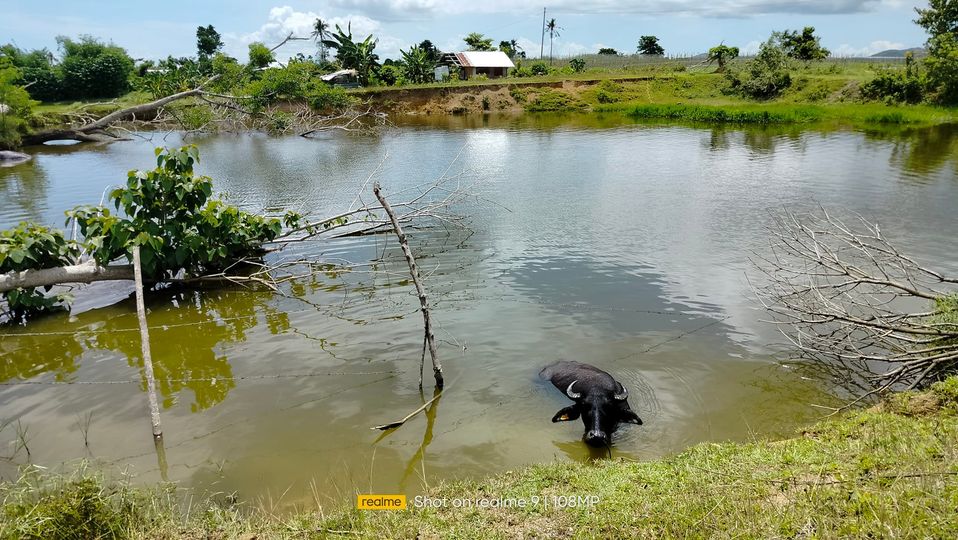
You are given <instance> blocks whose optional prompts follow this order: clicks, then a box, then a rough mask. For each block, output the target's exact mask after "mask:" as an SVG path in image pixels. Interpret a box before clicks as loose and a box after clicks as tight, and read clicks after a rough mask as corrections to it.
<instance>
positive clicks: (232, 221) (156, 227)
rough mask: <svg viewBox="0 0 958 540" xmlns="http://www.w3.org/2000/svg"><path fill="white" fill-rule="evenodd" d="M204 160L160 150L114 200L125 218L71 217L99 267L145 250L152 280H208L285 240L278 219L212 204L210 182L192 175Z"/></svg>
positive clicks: (89, 209)
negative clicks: (151, 165)
mask: <svg viewBox="0 0 958 540" xmlns="http://www.w3.org/2000/svg"><path fill="white" fill-rule="evenodd" d="M198 160H199V151H198V150H197V149H196V147H195V146H185V147H183V148H180V149H178V150H169V149H162V148H157V149H156V165H157V166H156V168H155V169H153V170H152V171H130V173H129V175H128V176H127V183H126V186H125V187H121V188H118V189H116V190H113V191H112V192H111V193H110V199H111V200H112V201H113V204H114V206H115V208H116V209H117V210H120V209H122V210H123V213H124V214H125V216H126V217H119V216H117V215H114V214H113V213H112V212H110V210H109V209H108V208H106V207H103V206H81V207H78V208H75V209H74V210H72V211H70V212H68V213H67V215H68V216H69V217H72V218H75V219H76V220H77V224H78V225H79V227H80V232H81V233H82V234H83V236H84V239H85V240H84V244H85V245H86V246H87V248H88V249H89V251H90V252H91V254H92V255H93V258H94V259H95V260H96V261H97V262H98V263H99V264H101V265H106V264H108V263H109V262H110V261H113V260H115V259H117V258H120V257H126V258H128V259H130V258H132V255H131V253H132V248H133V246H140V251H141V260H142V264H143V273H144V275H146V276H148V277H151V278H154V279H158V278H170V277H173V276H174V275H176V274H177V273H178V272H179V271H181V270H184V271H186V273H188V274H191V275H202V274H203V273H208V272H214V271H218V270H222V269H223V268H225V267H226V266H228V265H230V264H233V263H235V262H236V261H237V260H239V259H241V258H243V257H246V256H251V255H256V254H257V253H258V250H259V247H260V245H261V244H262V243H263V242H267V241H269V240H272V239H273V238H275V237H276V236H277V235H278V234H279V233H280V231H281V229H282V223H281V222H280V220H278V219H267V218H264V217H261V216H258V215H255V214H250V213H248V212H244V211H242V210H239V209H238V208H236V207H234V206H230V205H227V204H226V203H224V202H222V201H220V200H218V199H211V198H210V195H211V194H212V192H213V182H212V180H211V179H210V178H209V177H206V176H194V174H193V164H194V163H196V162H197V161H198ZM289 219H290V220H294V221H295V220H296V219H298V217H296V216H293V215H291V216H290V217H289Z"/></svg>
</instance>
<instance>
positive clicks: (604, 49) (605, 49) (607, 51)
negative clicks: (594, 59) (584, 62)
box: [596, 47, 619, 56]
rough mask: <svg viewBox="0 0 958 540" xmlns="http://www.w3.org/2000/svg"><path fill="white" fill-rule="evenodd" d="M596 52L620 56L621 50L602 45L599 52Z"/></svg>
mask: <svg viewBox="0 0 958 540" xmlns="http://www.w3.org/2000/svg"><path fill="white" fill-rule="evenodd" d="M596 54H607V55H609V56H618V55H619V51H617V50H615V49H613V48H612V47H602V48H600V49H599V52H598V53H596Z"/></svg>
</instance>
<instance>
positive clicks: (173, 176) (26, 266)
mask: <svg viewBox="0 0 958 540" xmlns="http://www.w3.org/2000/svg"><path fill="white" fill-rule="evenodd" d="M198 160H199V153H198V150H197V149H196V147H195V146H188V147H183V148H180V149H176V150H169V149H157V167H156V168H155V169H153V170H151V171H131V172H130V174H129V176H128V178H127V182H126V185H125V186H124V187H120V188H117V189H115V190H113V191H112V192H111V193H110V194H109V199H110V201H111V202H112V203H113V204H114V206H115V207H116V208H117V209H122V211H123V212H122V214H121V215H115V214H114V213H113V212H111V211H110V209H109V208H106V207H103V206H79V207H77V208H74V209H73V210H71V211H69V212H67V216H68V217H69V220H70V221H72V223H73V227H74V234H73V237H74V238H76V237H79V240H75V239H68V238H67V235H65V234H64V233H63V232H61V231H55V230H52V229H49V228H47V227H43V226H38V225H34V224H29V223H21V224H20V225H19V226H17V227H15V228H13V229H9V230H5V231H0V298H2V299H3V300H4V301H5V302H6V304H7V311H6V313H5V314H4V313H0V319H3V318H6V319H8V320H16V321H20V322H23V321H26V320H28V319H29V318H30V317H31V316H33V315H35V314H37V313H41V312H44V311H50V310H56V309H63V308H65V307H67V306H68V304H69V300H70V299H69V298H68V296H66V295H62V294H60V295H57V294H53V295H51V294H50V291H51V289H52V288H53V287H55V286H58V285H72V284H86V283H92V282H95V281H118V280H131V279H133V269H132V266H131V265H130V264H129V262H130V260H131V259H132V250H133V248H134V247H137V246H139V247H140V248H141V252H142V266H143V273H144V280H145V281H146V282H147V283H150V284H152V285H154V286H155V285H157V284H173V283H177V284H185V285H189V284H197V283H201V282H230V283H241V284H247V285H262V286H265V287H268V288H270V289H273V290H279V286H280V285H281V284H283V283H286V282H289V281H292V280H295V279H298V278H303V277H308V276H311V275H313V274H314V273H316V272H318V271H323V270H325V269H328V265H327V264H322V263H317V262H316V261H311V260H308V259H305V258H292V259H287V258H284V257H275V258H274V261H273V262H270V263H267V262H264V256H265V255H267V254H270V253H275V252H278V251H282V250H283V249H284V248H285V247H287V246H288V245H290V244H293V243H297V242H304V241H310V240H314V239H317V238H319V237H323V236H326V237H333V236H341V235H364V234H375V233H378V232H382V231H388V230H390V229H391V228H392V227H393V226H394V224H395V223H409V222H412V221H423V220H434V221H436V222H437V223H442V224H444V225H453V226H457V225H458V224H459V223H460V220H461V217H460V216H457V215H455V214H452V213H450V212H448V210H447V209H448V207H450V206H452V205H453V204H455V203H457V202H459V201H461V200H463V199H464V198H466V197H468V196H473V195H474V194H470V193H468V192H467V191H466V190H465V189H464V186H463V185H462V184H461V183H460V181H459V177H457V176H448V172H449V169H448V168H447V170H446V172H444V173H443V175H442V176H440V177H439V178H437V179H436V180H434V181H431V182H426V183H424V184H420V185H418V186H414V187H412V188H407V189H406V190H401V191H398V192H397V193H396V194H395V195H397V196H404V197H406V198H405V199H400V200H398V201H397V202H396V203H395V204H394V205H393V207H394V208H395V209H396V212H395V213H394V215H393V216H387V215H382V216H380V215H378V213H379V212H382V211H383V210H384V208H383V205H381V204H378V202H370V203H366V202H365V201H364V200H363V198H362V195H359V196H357V198H356V200H354V201H353V203H352V204H351V205H350V207H349V208H348V209H347V210H345V211H344V212H341V213H339V214H337V215H335V216H331V217H325V218H320V219H310V216H308V215H304V214H300V213H298V212H292V211H290V212H286V213H285V214H283V215H282V216H273V217H271V216H260V215H256V214H251V213H248V212H244V211H242V210H239V209H238V208H236V207H234V206H230V205H227V204H225V203H223V202H222V201H220V200H219V199H217V198H215V197H212V189H213V188H212V180H211V179H210V178H208V177H205V176H196V175H194V173H193V165H194V163H196V162H197V161H198ZM450 167H451V165H450ZM379 170H380V168H379V167H377V169H376V170H375V171H373V172H372V174H370V176H369V178H367V180H366V182H365V183H364V185H363V188H362V189H365V187H366V184H368V183H369V182H370V181H371V180H372V178H373V176H374V175H376V174H377V173H378V171H379ZM305 202H306V201H303V203H304V204H305ZM393 218H394V219H395V221H393ZM68 223H69V222H68ZM41 289H42V290H41Z"/></svg>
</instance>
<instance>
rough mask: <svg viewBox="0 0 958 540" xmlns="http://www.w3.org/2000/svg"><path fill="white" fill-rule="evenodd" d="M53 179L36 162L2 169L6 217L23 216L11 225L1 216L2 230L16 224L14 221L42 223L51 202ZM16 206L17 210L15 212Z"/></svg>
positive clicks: (0, 178) (1, 191) (0, 177)
mask: <svg viewBox="0 0 958 540" xmlns="http://www.w3.org/2000/svg"><path fill="white" fill-rule="evenodd" d="M49 187H50V179H49V177H48V176H47V171H46V170H45V169H44V168H43V167H42V166H40V164H39V163H37V160H36V159H33V160H30V161H28V162H27V163H23V164H21V165H17V166H16V167H0V200H2V201H4V206H5V208H4V210H3V211H4V214H10V213H13V214H15V215H17V214H19V215H20V216H22V218H14V219H13V220H12V221H11V222H10V223H8V222H7V220H6V218H2V217H0V228H6V227H7V226H10V225H14V223H13V222H14V221H23V220H34V221H42V218H43V216H42V214H43V210H44V209H45V207H46V202H47V201H48V200H49V196H48V195H47V189H48V188H49ZM8 205H9V206H12V207H14V208H16V210H15V211H13V212H11V208H9V207H8Z"/></svg>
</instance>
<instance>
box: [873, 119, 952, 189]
mask: <svg viewBox="0 0 958 540" xmlns="http://www.w3.org/2000/svg"><path fill="white" fill-rule="evenodd" d="M866 136H867V137H868V138H870V139H880V140H883V141H887V140H888V138H889V135H888V132H885V131H873V132H869V133H867V134H866ZM949 162H951V164H952V167H954V169H955V172H956V174H958V126H956V125H953V124H943V125H938V126H930V127H926V128H921V129H912V130H905V131H902V132H900V133H896V134H895V138H894V140H893V144H892V152H891V164H892V166H893V167H895V168H898V169H901V170H902V171H905V172H908V173H912V174H913V175H918V176H911V178H914V179H925V178H924V176H923V175H926V174H928V173H933V172H937V171H938V170H939V169H942V168H944V167H946V166H947V165H948V163H949Z"/></svg>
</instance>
